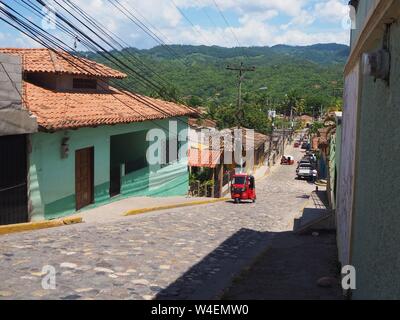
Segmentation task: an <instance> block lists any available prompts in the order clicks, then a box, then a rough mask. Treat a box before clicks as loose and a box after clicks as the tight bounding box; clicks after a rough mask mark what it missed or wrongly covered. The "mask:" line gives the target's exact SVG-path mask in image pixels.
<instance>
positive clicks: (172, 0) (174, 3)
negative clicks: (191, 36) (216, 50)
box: [170, 0, 211, 46]
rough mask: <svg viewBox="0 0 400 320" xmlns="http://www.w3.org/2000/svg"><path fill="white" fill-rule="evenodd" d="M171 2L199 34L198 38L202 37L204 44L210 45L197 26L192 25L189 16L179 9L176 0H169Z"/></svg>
mask: <svg viewBox="0 0 400 320" xmlns="http://www.w3.org/2000/svg"><path fill="white" fill-rule="evenodd" d="M170 1H171V3H172V4H173V5H174V7H175V8H176V9H177V10H178V11H179V13H180V14H181V15H182V17H183V18H184V19H185V20H186V21H187V22H188V23H189V24H190V25H191V26H192V28H193V30H194V31H196V33H197V34H198V35H199V36H200V38H203V40H204V41H205V43H206V44H208V45H209V46H211V43H210V42H209V41H208V39H207V38H206V37H205V36H204V34H203V33H202V32H200V31H199V30H198V29H197V27H196V26H195V25H194V23H193V22H192V21H191V20H190V19H189V17H188V16H187V15H186V14H185V13H184V12H183V10H181V8H179V7H178V5H177V4H176V2H175V1H174V0H170Z"/></svg>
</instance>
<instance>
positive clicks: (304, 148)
mask: <svg viewBox="0 0 400 320" xmlns="http://www.w3.org/2000/svg"><path fill="white" fill-rule="evenodd" d="M307 147H308V142H303V143H302V145H301V149H303V150H306V149H307Z"/></svg>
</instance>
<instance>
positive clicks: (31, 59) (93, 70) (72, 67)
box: [0, 48, 126, 79]
mask: <svg viewBox="0 0 400 320" xmlns="http://www.w3.org/2000/svg"><path fill="white" fill-rule="evenodd" d="M0 53H7V54H13V55H20V56H21V57H22V64H23V69H24V72H50V73H58V74H73V75H87V76H96V77H103V78H118V79H122V78H125V77H126V74H124V73H122V72H119V71H117V70H114V69H112V68H109V67H107V66H105V65H102V64H100V63H97V62H94V61H91V60H88V59H85V58H81V57H76V56H73V55H71V54H69V53H66V52H62V51H57V52H54V51H51V50H49V49H7V48H6V49H0Z"/></svg>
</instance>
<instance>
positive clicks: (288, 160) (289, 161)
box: [281, 155, 294, 166]
mask: <svg viewBox="0 0 400 320" xmlns="http://www.w3.org/2000/svg"><path fill="white" fill-rule="evenodd" d="M281 165H289V166H292V165H294V157H293V156H289V155H284V156H283V157H282V159H281Z"/></svg>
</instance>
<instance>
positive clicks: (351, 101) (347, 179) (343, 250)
mask: <svg viewBox="0 0 400 320" xmlns="http://www.w3.org/2000/svg"><path fill="white" fill-rule="evenodd" d="M359 72H360V71H359V65H358V64H357V65H356V66H355V68H354V69H353V71H352V72H351V73H350V74H349V75H348V76H347V77H346V79H345V96H344V108H343V118H342V137H341V142H340V145H341V151H340V154H341V158H340V162H339V167H340V171H339V181H338V195H337V198H336V208H337V210H336V224H337V241H338V250H339V261H340V263H341V264H342V265H347V264H349V259H350V241H351V224H352V210H353V190H354V168H355V153H356V136H357V114H358V95H359V75H360V73H359Z"/></svg>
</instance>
